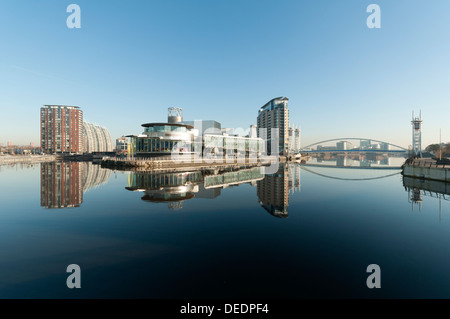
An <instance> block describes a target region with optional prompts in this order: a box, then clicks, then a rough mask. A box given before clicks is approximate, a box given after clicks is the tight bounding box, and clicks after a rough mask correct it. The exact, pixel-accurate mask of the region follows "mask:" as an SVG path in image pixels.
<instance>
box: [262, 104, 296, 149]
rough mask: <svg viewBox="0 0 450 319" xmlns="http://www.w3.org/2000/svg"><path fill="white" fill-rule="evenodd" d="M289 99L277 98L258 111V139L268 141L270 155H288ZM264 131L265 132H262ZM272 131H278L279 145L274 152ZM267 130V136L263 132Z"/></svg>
mask: <svg viewBox="0 0 450 319" xmlns="http://www.w3.org/2000/svg"><path fill="white" fill-rule="evenodd" d="M288 101H289V99H288V98H287V97H277V98H274V99H272V100H270V101H269V102H267V103H266V104H264V105H263V106H262V107H261V108H260V109H259V111H258V118H257V126H258V137H260V138H263V139H265V140H266V149H267V153H268V154H270V155H287V153H288V151H289V109H288ZM261 129H263V130H261ZM272 129H276V130H278V143H277V145H276V149H273V150H272V139H273V140H274V143H275V139H276V136H273V135H272V134H273V132H272ZM264 130H266V133H265V134H266V136H262V134H264V133H262V131H264Z"/></svg>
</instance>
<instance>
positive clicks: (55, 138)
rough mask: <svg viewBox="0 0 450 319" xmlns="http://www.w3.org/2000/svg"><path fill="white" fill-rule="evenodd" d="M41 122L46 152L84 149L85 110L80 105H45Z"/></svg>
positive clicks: (77, 151)
mask: <svg viewBox="0 0 450 319" xmlns="http://www.w3.org/2000/svg"><path fill="white" fill-rule="evenodd" d="M40 124H41V127H40V129H41V148H42V151H43V152H44V153H48V154H55V153H82V152H83V151H84V145H83V144H84V142H83V141H84V138H83V111H81V110H80V108H79V107H78V106H68V105H44V107H42V108H41V118H40Z"/></svg>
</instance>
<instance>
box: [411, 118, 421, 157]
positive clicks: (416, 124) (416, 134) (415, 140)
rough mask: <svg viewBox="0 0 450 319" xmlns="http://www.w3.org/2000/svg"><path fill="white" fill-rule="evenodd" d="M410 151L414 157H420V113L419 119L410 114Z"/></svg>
mask: <svg viewBox="0 0 450 319" xmlns="http://www.w3.org/2000/svg"><path fill="white" fill-rule="evenodd" d="M411 124H412V151H413V155H414V156H418V157H422V112H420V115H419V117H414V112H413V114H412V121H411Z"/></svg>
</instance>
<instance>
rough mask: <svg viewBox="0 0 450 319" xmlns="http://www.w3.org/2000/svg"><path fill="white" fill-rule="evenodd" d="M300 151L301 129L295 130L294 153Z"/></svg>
mask: <svg viewBox="0 0 450 319" xmlns="http://www.w3.org/2000/svg"><path fill="white" fill-rule="evenodd" d="M299 151H300V127H299V126H298V127H297V128H294V152H299Z"/></svg>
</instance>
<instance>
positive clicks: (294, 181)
mask: <svg viewBox="0 0 450 319" xmlns="http://www.w3.org/2000/svg"><path fill="white" fill-rule="evenodd" d="M288 170H289V183H288V185H289V194H294V193H295V192H300V165H295V164H294V165H289V166H288Z"/></svg>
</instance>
